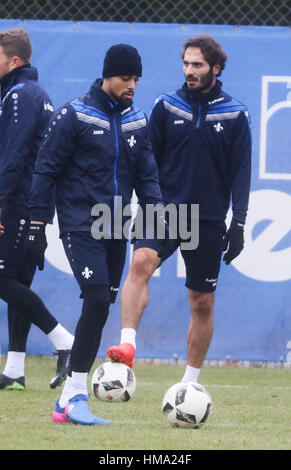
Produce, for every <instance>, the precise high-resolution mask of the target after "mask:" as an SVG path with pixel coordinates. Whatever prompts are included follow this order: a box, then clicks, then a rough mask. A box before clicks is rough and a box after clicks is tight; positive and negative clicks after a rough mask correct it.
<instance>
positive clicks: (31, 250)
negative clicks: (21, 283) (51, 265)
mask: <svg viewBox="0 0 291 470" xmlns="http://www.w3.org/2000/svg"><path fill="white" fill-rule="evenodd" d="M46 248H47V241H46V235H45V225H44V224H35V223H31V224H30V228H29V232H28V235H27V240H26V256H27V258H29V260H30V261H31V262H32V263H34V264H35V265H36V266H38V269H39V270H40V271H42V270H43V268H44V252H45V250H46Z"/></svg>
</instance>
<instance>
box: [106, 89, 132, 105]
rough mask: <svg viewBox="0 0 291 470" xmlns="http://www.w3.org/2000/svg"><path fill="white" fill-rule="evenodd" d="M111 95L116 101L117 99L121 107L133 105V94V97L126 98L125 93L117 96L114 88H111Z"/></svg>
mask: <svg viewBox="0 0 291 470" xmlns="http://www.w3.org/2000/svg"><path fill="white" fill-rule="evenodd" d="M110 96H111V98H112V99H113V100H114V101H117V103H118V104H119V106H120V107H121V108H127V107H128V106H131V105H132V98H133V96H132V98H125V96H124V95H123V94H122V95H120V96H117V95H116V94H115V93H114V92H113V91H112V90H111V93H110Z"/></svg>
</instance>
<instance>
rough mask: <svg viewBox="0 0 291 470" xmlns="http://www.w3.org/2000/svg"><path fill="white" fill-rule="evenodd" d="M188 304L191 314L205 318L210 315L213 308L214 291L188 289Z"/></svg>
mask: <svg viewBox="0 0 291 470" xmlns="http://www.w3.org/2000/svg"><path fill="white" fill-rule="evenodd" d="M189 304H190V308H191V312H192V315H196V316H199V317H200V318H204V319H205V320H206V319H207V318H209V317H212V315H213V310H214V292H196V291H191V290H189Z"/></svg>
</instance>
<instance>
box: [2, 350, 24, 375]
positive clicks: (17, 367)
mask: <svg viewBox="0 0 291 470" xmlns="http://www.w3.org/2000/svg"><path fill="white" fill-rule="evenodd" d="M24 360H25V352H16V351H8V354H7V360H6V365H5V368H4V370H3V372H2V373H3V374H4V375H7V376H8V377H10V379H17V378H18V377H24Z"/></svg>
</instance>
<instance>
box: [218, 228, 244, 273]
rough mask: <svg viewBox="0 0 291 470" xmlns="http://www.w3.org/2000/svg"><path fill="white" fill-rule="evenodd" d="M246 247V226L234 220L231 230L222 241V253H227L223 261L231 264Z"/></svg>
mask: <svg viewBox="0 0 291 470" xmlns="http://www.w3.org/2000/svg"><path fill="white" fill-rule="evenodd" d="M243 247H244V224H242V223H241V222H238V221H237V220H235V219H232V221H231V224H230V227H229V229H228V230H227V232H226V234H225V235H224V238H223V241H222V251H226V253H225V255H224V257H223V261H225V264H230V263H231V262H232V260H234V259H235V258H236V257H237V256H238V255H239V254H240V252H241V251H242V249H243Z"/></svg>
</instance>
